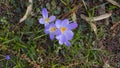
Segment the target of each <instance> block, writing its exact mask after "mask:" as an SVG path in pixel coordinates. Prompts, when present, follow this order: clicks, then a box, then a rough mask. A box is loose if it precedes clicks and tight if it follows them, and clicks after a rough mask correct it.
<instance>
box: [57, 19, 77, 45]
mask: <svg viewBox="0 0 120 68" xmlns="http://www.w3.org/2000/svg"><path fill="white" fill-rule="evenodd" d="M55 25H56V27H57V28H58V29H59V30H60V34H59V35H57V36H56V39H57V40H59V44H61V45H62V44H65V45H67V46H70V42H69V40H71V39H72V38H73V35H74V33H73V32H72V29H75V28H76V27H77V23H75V22H74V23H69V20H68V19H65V20H63V21H61V20H56V22H55Z"/></svg>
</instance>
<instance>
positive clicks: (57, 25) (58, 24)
mask: <svg viewBox="0 0 120 68" xmlns="http://www.w3.org/2000/svg"><path fill="white" fill-rule="evenodd" d="M61 23H62V21H61V20H59V19H58V20H56V22H55V25H56V27H57V28H60V27H61Z"/></svg>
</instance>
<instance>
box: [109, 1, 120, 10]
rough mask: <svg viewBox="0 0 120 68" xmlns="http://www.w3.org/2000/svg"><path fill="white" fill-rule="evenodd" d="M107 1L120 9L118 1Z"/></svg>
mask: <svg viewBox="0 0 120 68" xmlns="http://www.w3.org/2000/svg"><path fill="white" fill-rule="evenodd" d="M107 1H108V2H110V3H111V4H113V5H116V6H118V7H119V8H120V5H119V4H118V3H117V2H116V1H114V0H107Z"/></svg>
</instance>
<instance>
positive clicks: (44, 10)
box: [39, 8, 56, 26]
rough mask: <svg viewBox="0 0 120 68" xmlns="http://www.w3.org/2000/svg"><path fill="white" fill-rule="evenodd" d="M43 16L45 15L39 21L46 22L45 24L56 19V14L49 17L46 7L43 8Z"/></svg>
mask: <svg viewBox="0 0 120 68" xmlns="http://www.w3.org/2000/svg"><path fill="white" fill-rule="evenodd" d="M42 16H43V18H40V19H39V23H40V24H44V25H45V26H46V25H48V24H49V23H51V22H53V21H54V20H55V19H56V17H55V16H50V17H48V11H47V9H46V8H43V9H42Z"/></svg>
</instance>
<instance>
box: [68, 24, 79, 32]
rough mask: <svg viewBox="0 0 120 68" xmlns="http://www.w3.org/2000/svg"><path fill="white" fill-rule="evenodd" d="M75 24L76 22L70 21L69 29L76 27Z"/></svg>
mask: <svg viewBox="0 0 120 68" xmlns="http://www.w3.org/2000/svg"><path fill="white" fill-rule="evenodd" d="M77 26H78V24H77V23H70V24H69V26H68V27H69V29H70V30H72V29H75V28H77Z"/></svg>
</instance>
